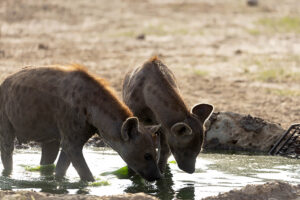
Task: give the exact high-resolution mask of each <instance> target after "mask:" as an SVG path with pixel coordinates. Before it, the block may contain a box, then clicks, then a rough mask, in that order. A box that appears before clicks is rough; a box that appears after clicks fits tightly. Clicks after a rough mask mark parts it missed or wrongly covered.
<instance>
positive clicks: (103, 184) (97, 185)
mask: <svg viewBox="0 0 300 200" xmlns="http://www.w3.org/2000/svg"><path fill="white" fill-rule="evenodd" d="M107 185H110V183H109V182H108V181H96V182H93V183H89V186H90V187H99V186H107Z"/></svg>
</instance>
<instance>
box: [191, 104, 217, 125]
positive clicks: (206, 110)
mask: <svg viewBox="0 0 300 200" xmlns="http://www.w3.org/2000/svg"><path fill="white" fill-rule="evenodd" d="M213 110H214V107H213V106H212V105H210V104H204V103H203V104H198V105H195V106H194V107H193V108H192V113H193V114H195V115H197V116H198V117H199V119H200V121H201V122H202V123H203V124H204V122H205V120H207V119H208V118H209V117H210V115H211V114H212V112H213Z"/></svg>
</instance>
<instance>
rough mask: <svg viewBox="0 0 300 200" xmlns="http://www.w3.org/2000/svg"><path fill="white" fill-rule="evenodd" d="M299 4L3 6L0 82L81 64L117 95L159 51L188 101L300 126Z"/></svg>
mask: <svg viewBox="0 0 300 200" xmlns="http://www.w3.org/2000/svg"><path fill="white" fill-rule="evenodd" d="M299 16H300V1H299V0H284V1H277V0H264V1H260V2H259V5H258V6H257V7H249V6H247V5H246V1H245V0H222V1H220V0H194V1H193V0H165V1H159V0H147V1H137V0H127V1H124V0H110V1H105V0H97V1H93V0H76V1H74V0H64V1H61V0H1V1H0V80H1V81H2V80H3V79H4V78H5V77H6V76H7V75H9V74H11V73H13V72H15V71H17V70H19V69H20V68H22V67H23V66H27V65H48V64H70V63H80V64H82V65H85V66H86V67H87V68H89V70H90V71H92V72H94V73H96V74H97V75H99V76H102V77H104V78H106V79H107V80H108V81H109V82H110V83H111V85H112V86H113V87H114V88H115V89H116V90H117V92H118V94H119V95H120V91H121V83H122V79H123V77H124V74H125V73H126V72H127V71H128V70H130V69H132V68H134V67H137V66H140V65H142V63H143V62H145V61H146V60H148V59H149V58H150V57H151V56H153V55H158V56H159V57H160V58H161V59H162V60H163V62H164V63H165V64H166V65H167V66H169V67H170V69H171V70H172V71H173V72H174V74H175V76H176V77H177V79H178V84H179V86H180V88H181V91H182V94H183V96H184V98H185V100H186V102H187V104H188V105H190V106H192V105H193V104H196V103H198V102H206V103H211V104H213V105H214V106H215V110H216V111H232V112H238V113H243V114H251V115H253V116H257V117H261V118H263V119H266V120H269V121H272V122H276V123H280V124H281V125H282V126H283V127H284V128H287V127H288V126H289V125H290V124H292V123H296V122H300V115H299V113H300V105H299V98H300V84H299V83H300V17H299Z"/></svg>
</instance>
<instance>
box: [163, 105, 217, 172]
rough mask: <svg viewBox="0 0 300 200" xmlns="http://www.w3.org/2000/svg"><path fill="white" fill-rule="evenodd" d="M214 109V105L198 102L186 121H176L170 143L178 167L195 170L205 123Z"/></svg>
mask: <svg viewBox="0 0 300 200" xmlns="http://www.w3.org/2000/svg"><path fill="white" fill-rule="evenodd" d="M212 111H213V106H212V105H209V104H198V105H196V106H194V107H193V108H192V110H191V113H190V114H189V115H188V117H187V118H186V119H185V120H184V121H182V122H178V123H175V124H174V125H173V126H172V127H171V129H170V132H171V134H168V144H169V146H170V149H171V152H172V154H173V156H174V158H175V160H176V161H177V164H178V167H179V168H180V169H181V170H183V171H185V172H187V173H194V171H195V164H196V159H197V156H198V154H199V153H200V150H201V146H202V142H203V138H204V132H205V130H204V123H205V120H206V119H207V118H209V116H210V115H211V113H212Z"/></svg>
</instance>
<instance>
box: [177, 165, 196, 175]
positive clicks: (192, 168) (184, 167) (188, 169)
mask: <svg viewBox="0 0 300 200" xmlns="http://www.w3.org/2000/svg"><path fill="white" fill-rule="evenodd" d="M178 167H179V168H180V169H181V170H182V171H185V172H186V173H189V174H192V173H194V172H195V163H189V164H187V163H183V164H179V163H178Z"/></svg>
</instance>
